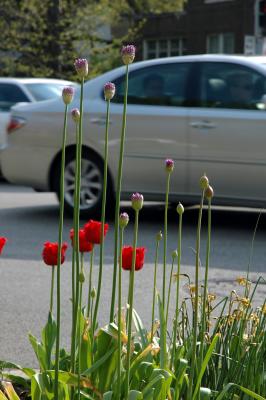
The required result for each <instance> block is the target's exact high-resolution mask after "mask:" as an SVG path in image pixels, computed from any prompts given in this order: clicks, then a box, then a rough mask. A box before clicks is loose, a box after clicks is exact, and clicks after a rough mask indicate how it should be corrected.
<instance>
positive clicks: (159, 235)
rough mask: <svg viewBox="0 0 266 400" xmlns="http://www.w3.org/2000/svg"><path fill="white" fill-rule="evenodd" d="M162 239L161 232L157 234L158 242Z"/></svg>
mask: <svg viewBox="0 0 266 400" xmlns="http://www.w3.org/2000/svg"><path fill="white" fill-rule="evenodd" d="M162 238H163V234H162V231H159V232H158V233H157V235H156V240H157V242H159V241H160V240H162Z"/></svg>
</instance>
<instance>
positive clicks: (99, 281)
mask: <svg viewBox="0 0 266 400" xmlns="http://www.w3.org/2000/svg"><path fill="white" fill-rule="evenodd" d="M109 118H110V100H107V110H106V124H105V149H104V173H103V197H102V217H101V241H100V265H99V274H98V287H97V294H96V300H95V307H94V314H93V324H92V331H93V332H94V331H95V327H96V323H97V314H98V308H99V302H100V296H101V286H102V274H103V255H104V224H105V207H106V191H107V172H108V170H107V166H108V130H109Z"/></svg>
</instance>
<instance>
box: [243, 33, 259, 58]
mask: <svg viewBox="0 0 266 400" xmlns="http://www.w3.org/2000/svg"><path fill="white" fill-rule="evenodd" d="M244 54H245V56H253V55H254V54H256V39H255V36H251V35H245V38H244Z"/></svg>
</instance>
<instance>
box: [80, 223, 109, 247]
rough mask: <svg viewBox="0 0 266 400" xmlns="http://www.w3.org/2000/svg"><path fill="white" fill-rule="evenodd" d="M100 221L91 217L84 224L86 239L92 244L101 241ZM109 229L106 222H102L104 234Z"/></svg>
mask: <svg viewBox="0 0 266 400" xmlns="http://www.w3.org/2000/svg"><path fill="white" fill-rule="evenodd" d="M101 225H102V224H101V222H98V221H93V220H92V219H90V220H89V222H87V224H85V225H84V230H85V236H86V240H87V241H88V242H90V243H93V244H100V243H101ZM108 229H109V225H108V224H104V232H103V233H104V236H105V235H106V233H107V231H108Z"/></svg>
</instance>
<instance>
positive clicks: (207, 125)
mask: <svg viewBox="0 0 266 400" xmlns="http://www.w3.org/2000/svg"><path fill="white" fill-rule="evenodd" d="M189 125H190V126H191V127H192V128H196V129H214V128H216V125H215V124H214V123H213V122H210V121H194V122H190V124H189Z"/></svg>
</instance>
